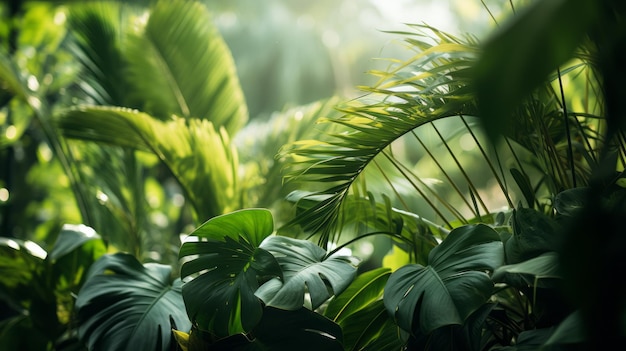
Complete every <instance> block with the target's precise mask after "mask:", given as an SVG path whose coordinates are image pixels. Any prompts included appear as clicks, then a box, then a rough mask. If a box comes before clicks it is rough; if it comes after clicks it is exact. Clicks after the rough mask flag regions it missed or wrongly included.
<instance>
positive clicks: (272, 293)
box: [256, 236, 357, 310]
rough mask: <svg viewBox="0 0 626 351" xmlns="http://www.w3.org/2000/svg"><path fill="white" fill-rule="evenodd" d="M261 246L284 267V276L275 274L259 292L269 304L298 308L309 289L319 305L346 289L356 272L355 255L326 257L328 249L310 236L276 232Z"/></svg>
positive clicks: (312, 301)
mask: <svg viewBox="0 0 626 351" xmlns="http://www.w3.org/2000/svg"><path fill="white" fill-rule="evenodd" d="M261 248H263V249H265V250H267V251H269V252H271V253H272V255H274V257H276V259H277V260H278V263H279V264H280V266H281V268H282V271H283V279H279V278H274V279H272V280H270V281H268V282H267V283H265V284H263V285H262V286H261V287H260V288H259V290H257V292H256V295H257V296H258V297H259V298H260V299H261V300H263V302H265V304H266V305H268V306H273V307H277V308H282V309H287V310H297V309H299V308H301V307H302V306H303V304H304V296H305V293H307V292H308V294H309V295H310V298H311V307H312V308H313V309H315V308H317V307H319V306H320V305H321V304H322V303H323V302H325V301H326V300H328V299H329V298H330V297H331V296H333V295H336V294H339V293H341V292H342V291H344V290H345V289H346V288H347V287H348V285H349V284H350V283H351V282H352V280H353V279H354V277H355V276H356V269H357V267H356V264H355V263H356V259H355V258H354V257H350V256H340V255H334V256H331V257H326V251H325V250H324V249H322V248H320V247H319V246H317V245H315V244H313V243H311V242H309V241H306V240H299V239H292V238H288V237H282V236H272V237H269V238H267V239H266V240H265V241H264V242H263V243H262V244H261Z"/></svg>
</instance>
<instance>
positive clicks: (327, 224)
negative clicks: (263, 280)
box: [280, 26, 477, 247]
mask: <svg viewBox="0 0 626 351" xmlns="http://www.w3.org/2000/svg"><path fill="white" fill-rule="evenodd" d="M417 27H420V29H426V30H429V31H431V32H434V35H433V36H432V37H431V38H428V35H427V34H421V33H420V34H414V35H415V36H416V37H418V39H413V40H412V41H410V42H409V43H410V46H411V47H412V48H414V49H416V50H417V51H418V54H417V55H415V56H413V57H411V58H410V59H409V60H407V61H402V62H394V63H393V65H392V66H391V68H390V69H389V70H388V71H387V72H371V73H372V74H374V75H376V76H378V77H379V78H380V81H379V82H378V83H377V84H376V85H374V86H373V87H369V88H363V89H364V90H365V91H366V92H367V93H368V94H367V95H365V96H364V97H363V98H362V99H357V100H353V101H350V102H349V103H346V104H345V105H342V106H337V110H338V111H339V112H341V114H337V113H329V115H328V116H327V117H326V118H323V119H320V122H321V123H324V124H325V125H329V126H328V127H326V129H325V133H324V134H322V135H320V136H318V137H317V138H315V139H310V140H298V141H296V142H294V143H291V144H288V145H285V146H284V147H283V148H282V150H281V153H280V155H281V156H285V157H287V156H288V162H287V164H286V166H285V172H284V174H285V179H286V180H287V181H288V182H294V183H296V184H302V185H300V186H301V187H303V186H307V187H308V186H310V187H309V188H308V189H313V190H314V191H315V192H314V193H313V195H312V196H315V197H318V199H323V200H322V201H317V202H316V203H315V205H314V206H310V207H308V206H307V205H308V204H307V205H305V206H303V207H308V208H306V209H305V210H304V211H303V213H302V214H301V215H299V216H297V217H296V218H295V219H294V220H293V221H292V222H290V224H297V225H300V226H301V227H302V228H303V230H304V231H307V232H310V233H312V234H314V233H320V234H321V236H320V240H319V243H320V245H321V246H322V247H326V246H327V244H328V243H329V242H337V241H339V240H337V238H336V237H332V238H331V237H330V236H331V234H332V235H335V232H336V233H340V232H341V231H340V230H336V231H335V229H337V227H338V226H339V225H340V224H341V222H340V221H339V220H338V217H339V215H340V213H341V211H342V208H343V204H344V202H345V200H346V198H347V196H348V194H349V193H350V191H349V190H350V189H351V187H352V186H353V184H355V183H357V184H358V183H359V182H358V180H359V179H363V178H361V177H362V176H363V174H364V172H365V169H366V168H367V167H368V166H369V165H371V164H373V163H376V162H375V159H376V158H377V157H378V156H380V157H384V156H385V155H383V152H384V151H385V150H388V147H389V146H390V145H391V144H392V143H394V142H395V141H397V140H399V139H400V138H402V137H403V136H404V135H410V134H411V133H413V132H414V130H415V129H417V128H419V127H421V126H424V125H428V124H430V123H431V122H433V121H436V120H438V119H442V118H446V117H450V116H455V117H456V116H459V115H468V116H475V115H476V112H477V109H476V106H475V104H474V101H475V99H474V97H473V96H472V95H471V94H469V91H468V89H467V86H468V85H469V76H468V74H467V70H468V68H469V67H470V63H471V62H473V60H475V57H476V52H475V48H474V46H475V44H474V43H471V42H469V43H467V42H463V41H461V40H459V39H457V38H454V37H453V36H450V35H445V34H443V33H441V32H438V31H436V30H435V29H433V28H430V27H428V26H417ZM421 37H425V38H426V39H424V38H421ZM430 39H432V41H431V40H430ZM433 42H434V44H433ZM381 172H382V173H383V175H382V176H383V177H387V176H389V174H392V169H383V170H381ZM389 178H391V177H389ZM407 178H410V177H409V176H406V175H405V177H404V179H405V180H407V181H411V180H410V179H407ZM308 189H304V188H303V190H308ZM394 190H396V189H391V190H390V193H391V191H394ZM322 196H325V198H323V197H322ZM422 197H423V198H427V196H422ZM307 200H309V198H307V197H304V198H302V200H301V201H302V202H306V201H307ZM444 200H445V199H444ZM430 206H431V208H432V209H433V210H435V211H437V210H438V209H437V207H436V206H435V205H434V204H433V203H430ZM408 210H411V209H408ZM440 216H441V217H443V215H440Z"/></svg>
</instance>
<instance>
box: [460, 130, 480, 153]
mask: <svg viewBox="0 0 626 351" xmlns="http://www.w3.org/2000/svg"><path fill="white" fill-rule="evenodd" d="M459 146H460V147H461V149H463V150H465V151H471V150H473V149H474V148H475V147H476V142H475V141H474V137H472V135H471V134H470V133H465V134H463V135H462V136H461V137H460V138H459Z"/></svg>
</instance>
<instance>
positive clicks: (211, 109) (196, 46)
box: [125, 0, 248, 134]
mask: <svg viewBox="0 0 626 351" xmlns="http://www.w3.org/2000/svg"><path fill="white" fill-rule="evenodd" d="M125 56H126V57H127V61H128V67H129V69H128V74H129V81H130V82H131V83H132V85H133V89H132V90H131V91H130V92H131V93H132V96H131V99H133V100H134V101H136V102H137V103H138V104H139V108H141V109H142V110H143V111H145V112H147V113H150V114H153V115H155V116H161V117H163V118H169V116H170V115H171V114H175V115H179V116H182V117H185V118H190V117H194V118H200V119H207V120H210V121H211V122H213V124H214V125H215V126H216V127H217V128H220V127H225V129H226V130H227V131H228V132H229V133H230V134H234V133H235V132H236V131H237V130H239V129H240V128H241V127H242V126H243V125H244V124H245V122H246V121H247V118H248V115H247V114H248V112H247V108H246V102H245V99H244V96H243V92H242V90H241V87H240V86H239V80H238V77H237V73H236V70H235V64H234V61H233V58H232V56H231V53H230V51H229V49H228V47H227V46H226V44H225V43H224V41H223V39H222V37H221V36H220V34H219V32H218V31H217V29H216V28H215V27H214V26H213V24H212V17H211V15H210V13H209V12H208V11H207V9H206V7H205V6H204V5H203V4H201V3H200V2H196V1H183V0H175V1H158V2H157V3H156V5H154V7H152V9H151V11H150V13H149V18H148V20H147V23H146V25H145V28H143V29H142V30H141V31H140V32H139V33H137V34H136V35H132V36H131V37H130V38H129V43H128V45H127V46H126V50H125Z"/></svg>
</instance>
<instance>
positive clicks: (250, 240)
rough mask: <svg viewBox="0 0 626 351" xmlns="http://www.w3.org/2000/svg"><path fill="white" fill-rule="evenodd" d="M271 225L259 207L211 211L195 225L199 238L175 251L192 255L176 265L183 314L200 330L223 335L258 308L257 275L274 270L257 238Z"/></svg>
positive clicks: (255, 315)
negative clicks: (222, 212) (215, 214)
mask: <svg viewBox="0 0 626 351" xmlns="http://www.w3.org/2000/svg"><path fill="white" fill-rule="evenodd" d="M272 231H273V219H272V215H271V213H270V211H268V210H265V209H245V210H240V211H236V212H232V213H228V214H225V215H222V216H218V217H214V218H212V219H210V220H208V221H207V222H205V223H204V224H202V225H201V226H200V227H198V228H197V229H196V230H195V231H193V232H192V233H191V236H197V237H198V238H201V239H202V241H197V242H185V243H184V244H183V246H182V247H181V249H180V254H179V255H180V257H186V256H191V255H194V256H195V255H197V257H193V258H192V259H191V260H189V261H187V262H185V263H184V264H183V266H182V268H181V276H182V278H183V279H184V278H186V277H188V276H192V278H193V279H191V280H190V281H187V282H186V283H185V284H184V285H183V298H184V300H185V307H186V310H187V314H188V315H189V318H190V319H191V320H192V321H193V322H194V324H195V325H197V326H198V328H199V329H200V330H202V331H208V332H210V333H211V334H213V335H215V336H217V337H225V336H229V335H233V334H236V333H240V332H244V331H245V332H247V331H250V330H251V329H252V328H253V327H255V326H256V325H257V324H258V322H259V320H260V319H261V314H262V304H261V301H260V300H259V299H258V298H257V297H256V296H255V295H254V292H255V291H256V290H257V288H258V286H259V283H258V280H257V278H258V277H265V276H280V275H281V272H280V267H279V266H278V263H277V262H276V259H274V257H273V256H272V254H270V253H269V252H267V251H266V250H264V249H261V248H259V247H258V245H259V243H260V242H261V241H262V240H263V239H264V238H265V237H267V236H268V235H270V234H271V233H272Z"/></svg>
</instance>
